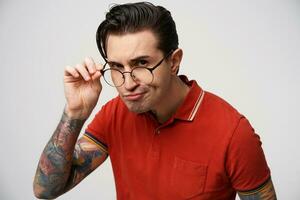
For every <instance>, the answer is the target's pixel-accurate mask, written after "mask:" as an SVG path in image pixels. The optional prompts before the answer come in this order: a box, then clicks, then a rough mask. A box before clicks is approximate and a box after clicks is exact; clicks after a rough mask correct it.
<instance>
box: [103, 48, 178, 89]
mask: <svg viewBox="0 0 300 200" xmlns="http://www.w3.org/2000/svg"><path fill="white" fill-rule="evenodd" d="M174 51H175V50H174V49H172V50H171V51H170V52H169V53H167V55H166V56H164V57H163V58H162V59H161V60H160V61H159V62H158V63H157V64H156V65H154V67H134V68H132V69H131V71H124V72H122V71H120V70H119V69H113V70H116V71H118V72H120V73H121V74H122V78H123V82H122V84H120V85H118V86H116V85H114V84H113V85H112V84H109V83H108V82H107V81H106V79H105V78H104V73H105V72H106V71H108V70H111V68H108V69H105V66H106V65H107V64H108V63H109V62H108V61H107V59H106V58H105V59H104V60H105V64H104V66H103V69H101V70H100V72H101V74H102V76H103V78H104V81H105V82H106V83H107V84H108V85H109V86H112V87H121V86H122V85H124V83H125V75H124V74H126V73H127V74H130V77H131V78H132V80H133V81H134V82H136V80H135V78H134V76H133V75H132V72H133V70H135V69H137V68H143V69H147V70H149V71H150V73H151V75H152V80H151V82H150V83H152V81H153V78H154V75H153V71H154V70H155V69H156V68H158V67H159V66H160V65H161V63H163V61H164V60H165V59H166V58H168V57H169V56H170V55H171V54H172V53H173V52H174Z"/></svg>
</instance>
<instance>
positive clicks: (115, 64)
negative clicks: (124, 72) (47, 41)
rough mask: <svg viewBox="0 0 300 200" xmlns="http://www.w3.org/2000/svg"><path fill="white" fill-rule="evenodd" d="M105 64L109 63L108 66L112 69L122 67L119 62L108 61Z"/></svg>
mask: <svg viewBox="0 0 300 200" xmlns="http://www.w3.org/2000/svg"><path fill="white" fill-rule="evenodd" d="M107 64H108V65H109V67H110V68H113V69H123V65H121V64H119V63H114V62H108V63H107Z"/></svg>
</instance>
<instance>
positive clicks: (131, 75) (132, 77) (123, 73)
mask: <svg viewBox="0 0 300 200" xmlns="http://www.w3.org/2000/svg"><path fill="white" fill-rule="evenodd" d="M132 71H133V70H131V71H125V72H122V76H123V81H124V82H123V84H126V76H125V74H129V75H130V78H131V79H132V81H133V82H134V83H136V79H135V77H134V75H133V73H132ZM127 81H130V82H131V80H128V78H127Z"/></svg>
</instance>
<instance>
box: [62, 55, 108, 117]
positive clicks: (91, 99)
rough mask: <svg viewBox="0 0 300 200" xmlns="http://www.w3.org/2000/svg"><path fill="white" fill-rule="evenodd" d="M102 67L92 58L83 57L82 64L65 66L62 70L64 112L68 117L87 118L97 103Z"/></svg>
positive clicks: (100, 87) (100, 88)
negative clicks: (64, 99) (65, 103)
mask: <svg viewBox="0 0 300 200" xmlns="http://www.w3.org/2000/svg"><path fill="white" fill-rule="evenodd" d="M102 68H103V66H102V65H100V64H98V65H97V64H95V62H94V60H93V59H92V58H88V57H87V58H85V59H84V62H83V63H82V64H77V65H76V66H75V67H71V66H67V67H65V71H64V91H65V97H66V100H67V105H66V108H65V112H66V114H67V115H68V117H71V118H76V119H87V118H88V117H89V115H90V114H91V112H92V111H93V109H94V107H95V106H96V104H97V101H98V98H99V95H100V92H101V90H102V85H101V82H100V77H101V72H100V70H101V69H102Z"/></svg>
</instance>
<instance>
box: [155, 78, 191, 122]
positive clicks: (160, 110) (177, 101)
mask: <svg viewBox="0 0 300 200" xmlns="http://www.w3.org/2000/svg"><path fill="white" fill-rule="evenodd" d="M189 89H190V88H189V87H188V86H187V85H186V84H185V83H184V82H183V81H182V80H181V79H180V78H179V77H177V76H176V77H175V78H174V79H173V80H172V84H170V88H169V92H168V94H166V95H165V97H164V99H163V100H162V101H161V102H160V105H159V106H158V107H157V108H155V109H153V110H152V113H153V114H154V115H155V117H156V119H157V120H158V122H159V123H164V122H166V121H167V120H168V119H169V118H170V117H171V116H172V115H174V114H175V112H176V111H177V109H178V107H179V106H180V105H181V103H182V102H183V101H184V99H185V97H186V95H187V94H188V92H189Z"/></svg>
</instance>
